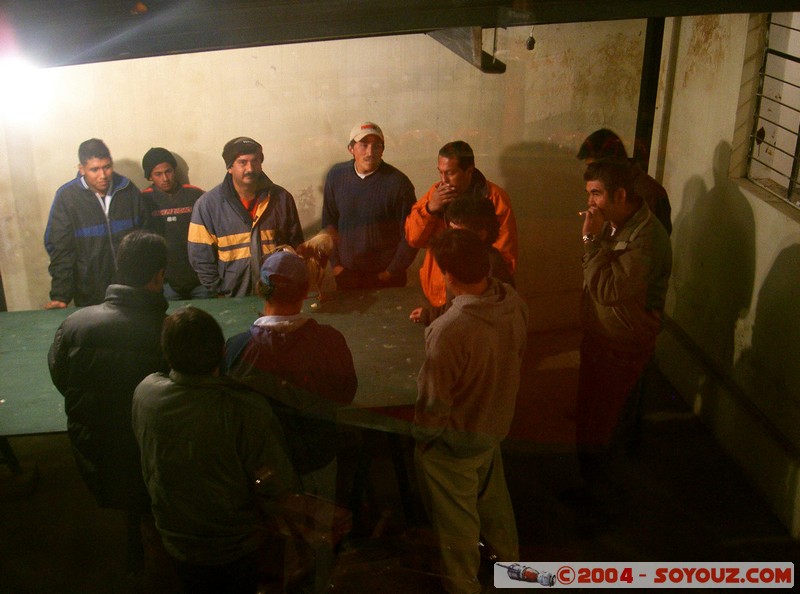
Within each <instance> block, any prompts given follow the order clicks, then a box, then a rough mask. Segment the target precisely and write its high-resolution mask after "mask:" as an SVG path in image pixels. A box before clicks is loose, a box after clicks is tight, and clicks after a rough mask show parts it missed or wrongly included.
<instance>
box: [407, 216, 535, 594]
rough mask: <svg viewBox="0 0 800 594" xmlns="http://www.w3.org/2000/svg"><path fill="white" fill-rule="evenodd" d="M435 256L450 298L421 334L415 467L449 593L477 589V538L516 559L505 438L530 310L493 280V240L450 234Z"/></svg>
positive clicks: (440, 240) (435, 248)
mask: <svg viewBox="0 0 800 594" xmlns="http://www.w3.org/2000/svg"><path fill="white" fill-rule="evenodd" d="M433 254H434V258H435V259H436V263H437V264H438V266H439V268H441V270H442V272H443V273H444V278H445V284H446V286H447V289H448V291H449V292H450V293H452V295H454V298H453V305H452V307H451V308H450V309H449V310H448V311H447V312H446V313H445V314H444V315H442V316H441V317H439V318H437V319H436V320H435V321H434V322H433V323H432V324H431V325H430V326H428V328H427V329H426V331H425V352H426V358H425V362H424V363H423V365H422V368H421V369H420V372H419V377H418V379H417V385H418V390H419V394H418V397H417V402H416V410H415V417H414V427H413V435H414V438H415V439H416V442H417V448H416V451H415V464H416V468H417V476H418V479H419V482H420V490H421V492H422V496H423V501H424V503H425V506H426V509H427V511H428V515H429V516H430V519H431V522H432V524H433V528H434V531H435V532H436V534H437V536H438V538H439V545H440V547H441V558H442V574H443V575H444V586H445V589H446V590H447V591H448V592H459V593H462V592H463V593H473V592H476V593H477V592H480V591H481V584H480V582H479V581H478V578H477V573H478V569H479V566H480V552H479V550H478V541H479V540H480V539H481V538H483V540H484V541H485V542H486V544H487V545H489V547H491V549H493V550H494V551H495V552H496V553H497V555H498V558H499V559H504V560H515V559H517V558H518V557H519V545H518V542H517V528H516V522H515V519H514V510H513V508H512V506H511V498H510V496H509V493H508V488H507V486H506V482H505V476H504V472H503V460H502V456H501V453H500V442H501V441H502V440H503V439H504V438H505V437H506V435H508V431H509V428H510V427H511V420H512V419H513V416H514V405H515V403H516V397H517V390H518V388H519V380H520V367H521V364H522V357H523V354H524V351H525V346H526V341H527V322H528V308H527V306H526V305H525V302H524V301H523V300H522V298H521V297H520V296H519V295H518V294H517V292H516V291H515V290H514V289H513V288H512V287H511V286H510V285H508V284H505V283H501V282H500V281H498V280H496V279H494V278H491V277H490V276H489V268H490V266H489V253H488V250H487V246H486V245H485V244H484V243H483V242H482V241H481V240H480V238H479V237H478V236H477V235H476V234H474V233H472V232H471V231H467V230H461V229H450V230H447V231H445V232H444V233H443V234H442V235H441V236H440V237H439V238H438V240H437V241H436V243H435V244H434V246H433Z"/></svg>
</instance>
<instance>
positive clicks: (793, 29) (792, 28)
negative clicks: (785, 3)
mask: <svg viewBox="0 0 800 594" xmlns="http://www.w3.org/2000/svg"><path fill="white" fill-rule="evenodd" d="M770 24H771V26H772V27H780V28H782V29H789V31H798V32H800V29H796V28H794V27H792V26H791V25H784V24H783V23H770Z"/></svg>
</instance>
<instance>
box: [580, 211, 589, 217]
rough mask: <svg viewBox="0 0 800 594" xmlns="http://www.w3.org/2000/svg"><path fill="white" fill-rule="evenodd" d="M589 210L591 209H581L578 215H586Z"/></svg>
mask: <svg viewBox="0 0 800 594" xmlns="http://www.w3.org/2000/svg"><path fill="white" fill-rule="evenodd" d="M587 212H589V211H588V210H579V211H578V216H579V217H584V216H586V213H587Z"/></svg>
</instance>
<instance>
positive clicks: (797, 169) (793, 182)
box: [748, 14, 800, 208]
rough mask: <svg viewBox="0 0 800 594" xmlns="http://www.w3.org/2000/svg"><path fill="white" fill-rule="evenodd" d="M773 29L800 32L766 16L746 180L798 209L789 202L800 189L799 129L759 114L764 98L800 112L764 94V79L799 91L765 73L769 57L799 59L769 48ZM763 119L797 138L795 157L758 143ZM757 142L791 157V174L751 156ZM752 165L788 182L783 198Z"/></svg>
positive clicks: (791, 84) (791, 201) (770, 16)
mask: <svg viewBox="0 0 800 594" xmlns="http://www.w3.org/2000/svg"><path fill="white" fill-rule="evenodd" d="M773 26H774V27H781V28H783V29H788V30H790V31H796V32H800V31H798V29H796V28H794V27H791V26H789V25H784V24H783V23H778V22H773V20H772V15H771V14H770V15H769V16H768V17H767V28H766V36H765V40H764V41H765V49H764V55H763V58H762V61H761V69H760V70H759V80H758V89H757V91H756V97H755V99H756V105H755V113H754V117H753V127H752V131H751V134H750V149H749V153H748V164H749V165H748V177H750V179H751V180H752V181H753V182H755V183H756V184H758V185H759V186H761V187H762V188H764V189H765V190H767V191H768V192H769V193H770V194H773V195H775V196H777V197H779V198H781V199H783V200H785V201H786V202H788V203H789V204H791V205H793V206H795V207H797V208H800V200H798V201H797V202H795V201H793V200H792V194H793V193H794V191H795V189H796V188H797V187H798V186H800V182H798V179H797V177H798V174H799V173H800V130H791V129H789V128H787V127H785V126H783V125H781V124H777V123H776V122H772V121H771V120H769V119H767V118H765V117H764V116H762V115H761V105H762V102H763V100H764V99H766V100H768V101H771V102H773V103H776V104H778V105H781V106H783V107H787V108H789V109H791V110H794V111H796V112H798V113H800V109H798V107H797V106H794V105H787V104H785V103H783V102H781V101H778V100H776V99H774V98H772V97H768V96H766V95H764V82H765V79H767V78H770V79H772V80H775V81H777V82H780V83H781V84H786V85H790V86H792V87H795V88H800V87H798V85H796V84H794V83H792V82H789V81H785V80H782V79H780V78H778V77H776V76H773V75H770V74H767V60H768V58H769V56H775V57H777V58H779V59H784V60H787V61H790V62H794V63H798V64H800V56H794V55H792V54H787V53H786V52H782V51H780V50H776V49H775V48H771V47H770V46H769V33H770V30H771V29H772V27H773ZM762 120H763V121H766V122H769V123H770V124H773V125H775V126H777V127H779V128H781V129H782V130H785V131H786V132H789V133H790V134H794V135H795V136H796V142H795V153H794V155H792V154H791V153H789V152H787V151H785V150H783V149H781V148H779V147H777V146H775V145H773V144H771V143H768V142H765V140H763V139H761V141H760V142H758V135H757V131H758V126H759V122H760V121H762ZM757 143H758V146H759V147H760V145H761V144H767V146H770V147H772V148H773V149H775V150H777V151H779V152H781V153H783V154H784V155H786V156H788V157H791V158H792V171H791V173H790V174H788V175H787V174H786V172H784V171H780V170H778V169H776V168H775V167H773V166H772V165H769V164H767V163H765V162H764V161H762V160H761V159H759V158H758V157H757V156H756V155H755V154H754V152H755V147H756V146H757ZM754 162H755V163H759V164H760V165H762V166H763V167H765V168H767V169H769V170H771V171H773V172H775V173H776V174H778V175H779V176H780V177H782V178H786V179H787V180H788V183H787V186H788V187H787V188H786V194H785V195H782V194H780V193H778V192H776V191H775V190H774V189H772V188H770V187H768V186H767V185H765V184H764V183H760V182H759V181H758V180H756V179H755V178H754V177H753V176H752V164H753V163H754Z"/></svg>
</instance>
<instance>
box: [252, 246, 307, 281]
mask: <svg viewBox="0 0 800 594" xmlns="http://www.w3.org/2000/svg"><path fill="white" fill-rule="evenodd" d="M273 274H277V275H278V276H281V277H283V278H285V279H286V280H288V281H289V282H291V283H292V284H293V285H296V286H298V287H302V286H304V285H308V267H307V266H306V261H305V260H303V259H302V258H301V257H300V256H298V255H297V254H295V253H294V252H291V251H289V250H280V251H275V252H272V253H271V254H269V255H268V256H267V257H266V259H265V260H264V263H263V264H262V265H261V282H262V283H264V284H265V285H269V284H270V282H269V277H271V276H272V275H273Z"/></svg>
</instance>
